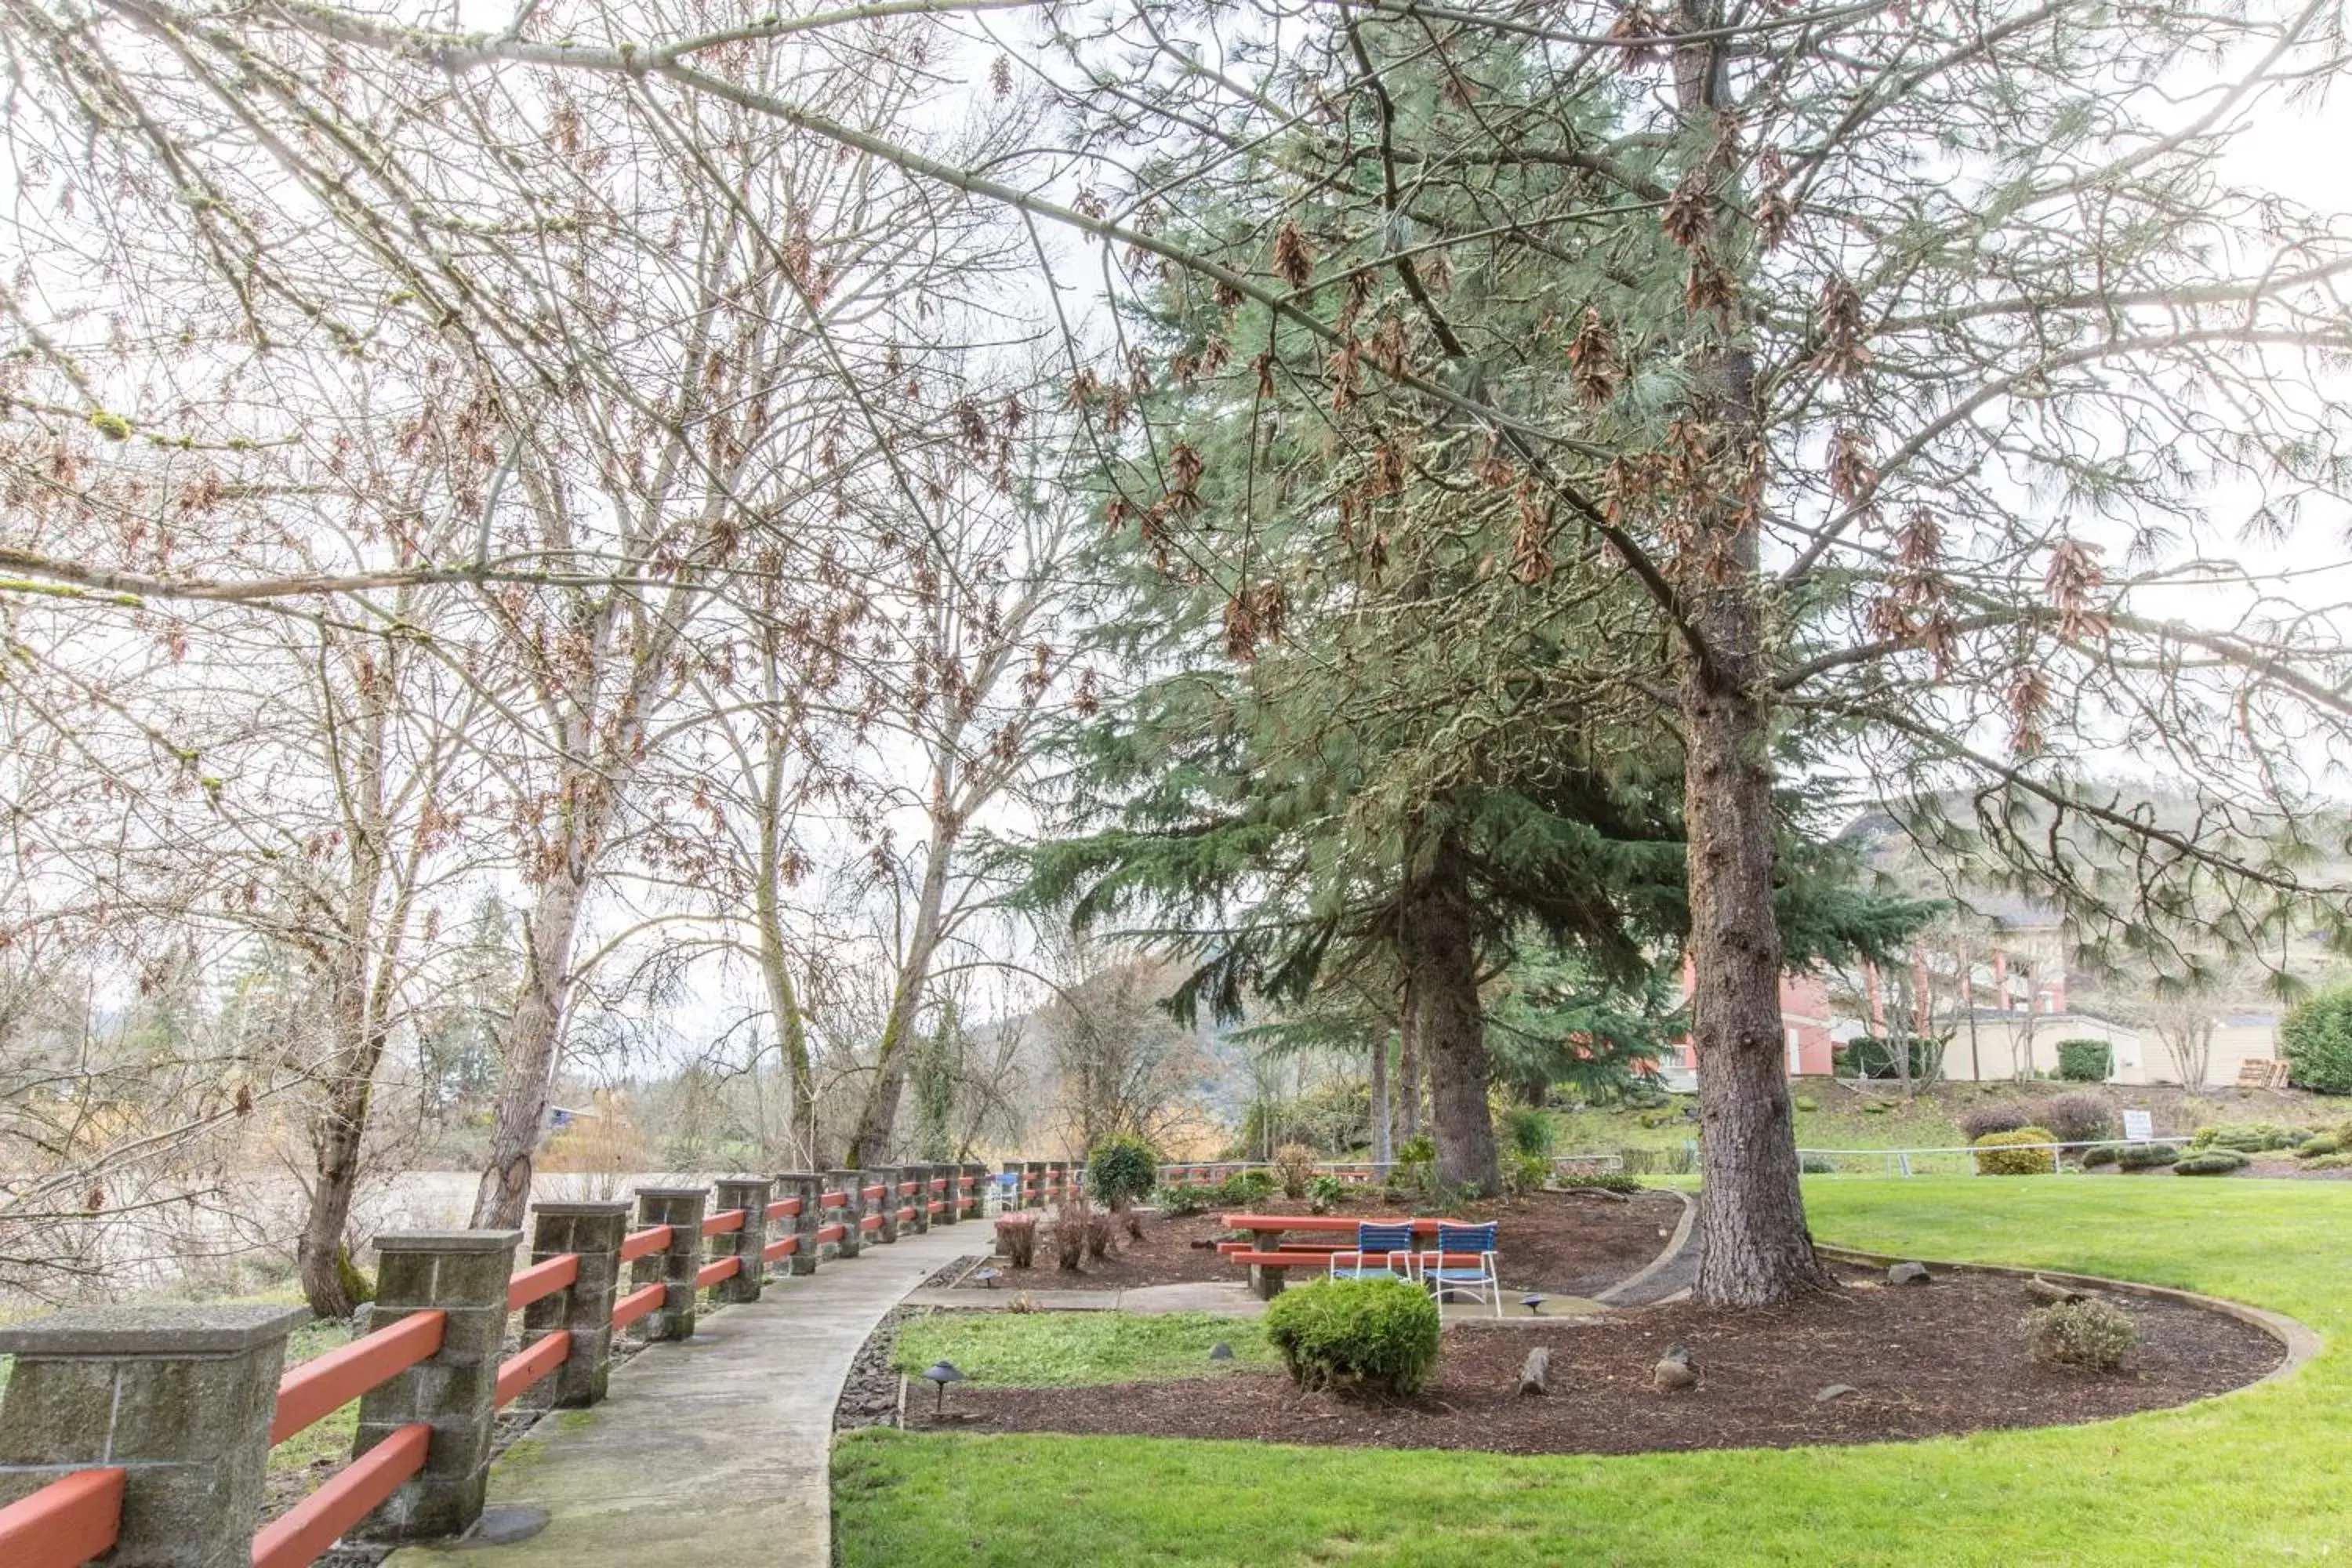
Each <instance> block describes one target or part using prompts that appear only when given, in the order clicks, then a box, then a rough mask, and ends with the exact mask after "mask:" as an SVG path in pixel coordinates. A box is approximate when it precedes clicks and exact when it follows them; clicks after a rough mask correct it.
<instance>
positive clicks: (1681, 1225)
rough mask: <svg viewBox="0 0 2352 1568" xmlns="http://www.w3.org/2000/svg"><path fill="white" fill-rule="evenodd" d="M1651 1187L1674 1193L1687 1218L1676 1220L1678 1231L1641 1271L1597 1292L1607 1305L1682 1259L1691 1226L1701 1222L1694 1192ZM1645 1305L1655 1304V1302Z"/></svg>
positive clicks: (1615, 1302)
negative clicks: (1693, 1196)
mask: <svg viewBox="0 0 2352 1568" xmlns="http://www.w3.org/2000/svg"><path fill="white" fill-rule="evenodd" d="M1650 1190H1651V1191H1652V1192H1666V1193H1673V1194H1675V1196H1676V1197H1678V1198H1680V1199H1682V1201H1683V1217H1682V1218H1681V1219H1679V1220H1677V1221H1675V1234H1674V1235H1673V1236H1671V1237H1668V1238H1667V1240H1666V1245H1665V1247H1664V1248H1663V1249H1662V1250H1661V1251H1660V1252H1659V1253H1658V1255H1657V1256H1656V1257H1655V1258H1651V1259H1650V1261H1649V1262H1647V1263H1645V1264H1643V1266H1642V1268H1640V1269H1639V1270H1638V1271H1636V1272H1635V1273H1633V1275H1631V1276H1629V1277H1628V1278H1626V1279H1620V1280H1619V1281H1617V1283H1615V1284H1614V1285H1612V1286H1610V1287H1609V1288H1608V1289H1606V1290H1601V1291H1597V1292H1595V1293H1594V1295H1593V1298H1592V1299H1593V1300H1596V1301H1598V1302H1600V1303H1601V1305H1602V1306H1604V1307H1613V1306H1615V1305H1616V1304H1617V1299H1618V1298H1619V1297H1621V1296H1623V1295H1625V1294H1627V1293H1628V1292H1630V1291H1632V1290H1633V1289H1634V1287H1636V1286H1638V1285H1641V1284H1643V1283H1644V1282H1646V1281H1647V1280H1649V1279H1652V1278H1653V1277H1654V1276H1655V1275H1656V1274H1658V1273H1659V1272H1660V1271H1661V1270H1663V1269H1664V1268H1667V1267H1668V1266H1670V1265H1671V1264H1673V1263H1674V1261H1675V1259H1676V1258H1680V1257H1681V1256H1682V1254H1683V1247H1685V1245H1686V1244H1687V1243H1688V1242H1689V1240H1690V1233H1691V1227H1692V1226H1695V1225H1696V1224H1697V1223H1698V1205H1697V1204H1696V1203H1694V1202H1693V1201H1692V1200H1691V1195H1690V1194H1688V1193H1685V1192H1684V1191H1682V1190H1681V1189H1680V1188H1676V1187H1653V1188H1651V1189H1650ZM1644 1304H1645V1305H1654V1303H1644Z"/></svg>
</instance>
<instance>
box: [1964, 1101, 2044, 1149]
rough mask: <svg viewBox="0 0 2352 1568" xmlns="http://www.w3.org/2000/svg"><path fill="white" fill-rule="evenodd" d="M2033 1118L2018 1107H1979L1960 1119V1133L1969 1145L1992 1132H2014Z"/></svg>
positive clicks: (2022, 1108)
mask: <svg viewBox="0 0 2352 1568" xmlns="http://www.w3.org/2000/svg"><path fill="white" fill-rule="evenodd" d="M2032 1120H2033V1118H2032V1117H2031V1116H2028V1115H2027V1114H2026V1113H2025V1108H2024V1107H2022V1106H2019V1105H1979V1106H1977V1107H1975V1108H1974V1109H1972V1110H1969V1113H1968V1114H1967V1115H1965V1116H1963V1117H1961V1118H1960V1131H1961V1133H1962V1134H1963V1135H1964V1136H1965V1137H1966V1138H1967V1139H1968V1141H1969V1142H1971V1143H1973V1142H1976V1141H1977V1140H1978V1139H1979V1138H1982V1137H1984V1136H1985V1135H1986V1134H1988V1133H1992V1132H2014V1131H2017V1130H2018V1129H2019V1128H2021V1127H2023V1126H2025V1125H2026V1124H2027V1123H2028V1122H2030V1121H2032Z"/></svg>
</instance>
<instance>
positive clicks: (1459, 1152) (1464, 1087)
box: [1404, 835, 1502, 1194]
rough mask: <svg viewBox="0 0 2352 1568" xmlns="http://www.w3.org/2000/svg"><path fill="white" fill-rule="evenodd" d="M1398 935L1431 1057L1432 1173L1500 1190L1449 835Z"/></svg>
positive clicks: (1462, 894)
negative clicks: (1434, 1144)
mask: <svg viewBox="0 0 2352 1568" xmlns="http://www.w3.org/2000/svg"><path fill="white" fill-rule="evenodd" d="M1404 942H1405V944H1406V950H1407V952H1408V954H1409V955H1410V956H1409V959H1408V963H1410V964H1411V966H1412V975H1413V994H1414V997H1415V999H1416V1000H1417V1001H1418V1002H1419V1003H1420V1011H1421V1036H1422V1044H1423V1049H1424V1051H1425V1052H1426V1053H1427V1056H1428V1058H1429V1103H1430V1120H1431V1121H1432V1123H1433V1125H1434V1127H1435V1129H1436V1133H1437V1177H1438V1180H1440V1181H1442V1182H1444V1183H1446V1184H1450V1185H1453V1186H1462V1187H1474V1188H1475V1189H1476V1190H1477V1191H1478V1192H1480V1193H1482V1194H1494V1193H1498V1192H1500V1191H1501V1190H1502V1173H1501V1168H1500V1166H1499V1164H1498V1163H1497V1161H1496V1153H1495V1123H1494V1118H1493V1116H1492V1115H1491V1114H1490V1112H1489V1110H1488V1109H1487V1103H1486V1079H1487V1061H1486V1018H1485V1016H1484V1014H1483V1012H1482V1010H1481V1008H1480V1005H1479V1001H1478V953H1477V945H1476V933H1475V929H1474V925H1473V921H1472V914H1471V908H1470V862H1469V858H1468V856H1467V855H1465V853H1464V851H1463V848H1462V846H1461V844H1460V842H1459V841H1458V840H1457V839H1455V838H1454V837H1453V836H1451V835H1448V836H1447V837H1444V839H1443V840H1442V841H1441V842H1440V844H1439V846H1438V848H1437V851H1436V854H1435V856H1434V858H1433V860H1432V862H1431V864H1430V867H1429V869H1428V871H1427V872H1426V873H1425V874H1424V875H1423V878H1422V879H1421V881H1420V884H1419V885H1418V886H1417V887H1416V888H1415V889H1413V890H1412V893H1411V894H1410V895H1409V901H1408V903H1407V905H1406V909H1405V930H1404Z"/></svg>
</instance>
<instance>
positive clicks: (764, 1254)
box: [760, 1236, 801, 1263]
mask: <svg viewBox="0 0 2352 1568" xmlns="http://www.w3.org/2000/svg"><path fill="white" fill-rule="evenodd" d="M800 1249H801V1238H800V1237H797V1236H787V1237H782V1239H780V1240H776V1241H772V1242H770V1243H768V1245H767V1246H765V1247H761V1248H760V1261H761V1262H762V1263H773V1262H775V1261H776V1259H778V1258H790V1257H791V1256H792V1255H793V1253H795V1252H798V1251H799V1250H800Z"/></svg>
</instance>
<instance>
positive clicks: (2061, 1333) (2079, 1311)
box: [2022, 1297, 2139, 1372]
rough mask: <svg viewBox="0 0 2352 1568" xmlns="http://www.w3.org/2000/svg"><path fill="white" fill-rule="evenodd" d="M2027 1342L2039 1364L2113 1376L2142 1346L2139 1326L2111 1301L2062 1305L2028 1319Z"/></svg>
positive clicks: (2040, 1311)
mask: <svg viewBox="0 0 2352 1568" xmlns="http://www.w3.org/2000/svg"><path fill="white" fill-rule="evenodd" d="M2022 1327H2023V1328H2024V1331H2025V1339H2026V1342H2027V1343H2028V1344H2030V1345H2032V1347H2033V1354H2034V1358H2035V1359H2036V1360H2038V1361H2051V1362H2057V1363H2062V1364H2063V1365H2066V1366H2084V1367H2090V1368H2092V1369H2093V1370H2095V1371H2098V1372H2113V1371H2114V1370H2115V1369H2116V1367H2118V1366H2120V1365H2122V1364H2123V1359H2124V1357H2125V1356H2126V1354H2128V1353H2130V1351H2131V1348H2132V1347H2133V1346H2134V1345H2136V1344H2137V1343H2139V1325H2138V1324H2137V1323H2135V1322H2133V1321H2131V1315H2130V1314H2129V1313H2127V1312H2126V1311H2125V1310H2123V1309H2122V1308H2120V1307H2118V1306H2116V1304H2115V1303H2114V1302H2112V1301H2103V1300H2099V1299H2098V1298H2096V1297H2092V1298H2090V1299H2088V1300H2081V1301H2061V1302H2059V1303H2057V1304H2056V1305H2054V1306H2049V1307H2042V1308H2040V1309H2038V1310H2034V1311H2032V1312H2028V1313H2027V1314H2026V1315H2025V1321H2024V1323H2023V1325H2022Z"/></svg>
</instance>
